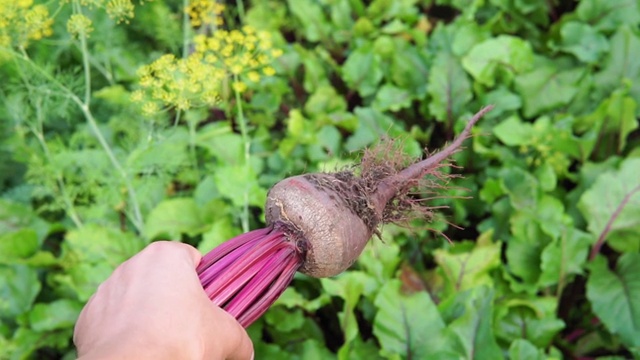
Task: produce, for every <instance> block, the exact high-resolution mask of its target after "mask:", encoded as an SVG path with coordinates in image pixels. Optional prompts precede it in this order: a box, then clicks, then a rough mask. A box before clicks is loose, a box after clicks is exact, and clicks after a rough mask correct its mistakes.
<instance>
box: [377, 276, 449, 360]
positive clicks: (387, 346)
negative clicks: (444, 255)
mask: <svg viewBox="0 0 640 360" xmlns="http://www.w3.org/2000/svg"><path fill="white" fill-rule="evenodd" d="M400 287H401V283H400V281H398V280H392V281H389V282H387V283H386V284H385V285H384V286H383V287H382V289H380V292H379V293H378V295H377V296H376V299H375V301H374V304H375V306H376V307H377V309H378V312H377V314H376V316H375V319H374V321H373V334H374V335H375V336H376V338H377V339H378V341H379V342H380V346H381V348H382V349H383V351H384V352H385V353H386V354H388V355H392V354H393V355H398V356H401V357H403V358H413V359H424V358H427V357H428V356H429V354H434V353H435V352H436V351H437V350H439V349H441V348H442V346H443V344H442V330H443V329H444V323H443V321H442V318H441V317H440V314H439V313H438V309H437V308H436V306H435V304H434V303H433V301H432V300H431V298H430V297H429V295H428V294H427V293H426V292H419V293H415V294H413V295H403V294H402V293H401V292H400Z"/></svg>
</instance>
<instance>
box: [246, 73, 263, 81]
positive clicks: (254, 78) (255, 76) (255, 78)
mask: <svg viewBox="0 0 640 360" xmlns="http://www.w3.org/2000/svg"><path fill="white" fill-rule="evenodd" d="M247 77H248V78H249V80H251V81H253V82H258V81H260V74H259V73H258V72H257V71H249V72H248V73H247Z"/></svg>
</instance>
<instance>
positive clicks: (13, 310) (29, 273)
mask: <svg viewBox="0 0 640 360" xmlns="http://www.w3.org/2000/svg"><path fill="white" fill-rule="evenodd" d="M40 288H41V285H40V282H39V281H38V273H37V272H36V270H35V269H33V268H31V267H28V266H26V265H22V264H14V265H0V320H9V319H12V318H14V317H15V316H18V315H20V314H22V313H24V312H25V311H27V310H28V309H29V308H30V307H31V305H32V304H33V301H34V300H35V298H36V296H37V295H38V293H39V292H40ZM0 322H1V321H0Z"/></svg>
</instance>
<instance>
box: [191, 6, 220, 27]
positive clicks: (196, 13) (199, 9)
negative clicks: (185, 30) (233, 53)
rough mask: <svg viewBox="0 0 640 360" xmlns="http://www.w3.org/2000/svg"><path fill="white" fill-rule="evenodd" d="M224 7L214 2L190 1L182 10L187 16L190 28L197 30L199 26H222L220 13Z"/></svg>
mask: <svg viewBox="0 0 640 360" xmlns="http://www.w3.org/2000/svg"><path fill="white" fill-rule="evenodd" d="M223 10H224V5H222V4H218V3H217V2H216V1H214V0H191V1H190V2H189V5H188V6H187V8H186V9H185V10H184V11H185V12H186V13H187V14H188V15H189V20H190V21H191V26H192V27H194V28H199V27H201V26H207V25H215V26H220V25H222V24H223V19H222V16H220V15H221V14H222V11H223Z"/></svg>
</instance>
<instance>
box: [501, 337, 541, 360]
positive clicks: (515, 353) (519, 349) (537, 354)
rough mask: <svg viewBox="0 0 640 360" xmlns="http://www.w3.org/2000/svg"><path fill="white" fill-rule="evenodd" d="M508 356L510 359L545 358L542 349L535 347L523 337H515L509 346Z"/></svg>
mask: <svg viewBox="0 0 640 360" xmlns="http://www.w3.org/2000/svg"><path fill="white" fill-rule="evenodd" d="M509 358H510V359H511V360H546V359H547V357H546V356H544V351H542V350H541V349H538V348H537V347H535V346H534V345H533V344H532V343H530V342H529V341H527V340H524V339H517V340H515V341H514V342H512V343H511V346H509Z"/></svg>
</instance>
